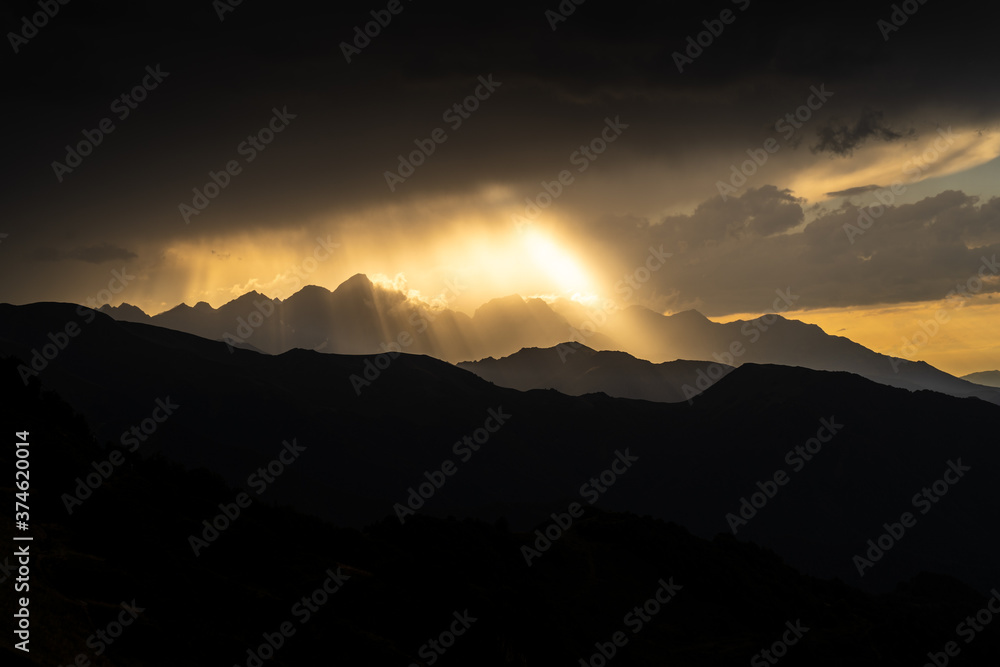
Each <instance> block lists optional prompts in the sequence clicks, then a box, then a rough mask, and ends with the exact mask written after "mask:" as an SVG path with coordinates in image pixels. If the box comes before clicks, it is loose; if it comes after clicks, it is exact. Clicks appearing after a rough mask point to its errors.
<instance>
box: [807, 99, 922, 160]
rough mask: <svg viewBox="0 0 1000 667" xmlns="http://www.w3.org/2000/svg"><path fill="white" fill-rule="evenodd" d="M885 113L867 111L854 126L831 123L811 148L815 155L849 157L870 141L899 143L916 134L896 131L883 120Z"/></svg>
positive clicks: (819, 131)
mask: <svg viewBox="0 0 1000 667" xmlns="http://www.w3.org/2000/svg"><path fill="white" fill-rule="evenodd" d="M883 115H884V114H883V113H882V112H881V111H876V110H873V109H866V110H864V111H862V112H861V116H860V117H859V118H858V120H857V121H855V122H854V124H853V125H844V124H839V123H831V124H829V125H826V126H824V127H821V128H819V129H818V130H817V131H816V136H817V137H818V138H819V141H817V142H816V144H815V145H813V146H811V147H810V150H812V151H813V152H814V153H832V154H833V155H839V156H840V157H847V156H849V155H851V154H852V153H854V150H855V149H856V148H859V147H860V146H862V145H863V144H865V143H866V142H867V141H869V140H875V141H885V142H889V141H898V140H899V139H904V138H906V137H911V136H913V135H914V134H916V131H915V130H913V129H912V128H910V129H907V130H894V129H892V128H891V127H889V126H888V125H887V124H886V123H885V121H884V120H883Z"/></svg>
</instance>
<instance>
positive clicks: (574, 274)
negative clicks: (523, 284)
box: [523, 229, 591, 293]
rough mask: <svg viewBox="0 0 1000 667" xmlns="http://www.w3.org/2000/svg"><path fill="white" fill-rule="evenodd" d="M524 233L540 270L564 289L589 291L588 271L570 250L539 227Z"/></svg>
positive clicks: (525, 244) (526, 246)
mask: <svg viewBox="0 0 1000 667" xmlns="http://www.w3.org/2000/svg"><path fill="white" fill-rule="evenodd" d="M523 235H524V246H525V248H526V249H527V251H528V254H529V256H530V257H531V259H532V260H533V263H534V265H535V267H536V269H537V270H538V271H539V272H541V273H543V274H545V275H546V276H547V277H548V278H549V279H550V280H551V281H552V282H553V283H554V284H556V285H557V286H558V287H560V288H561V289H563V290H566V291H573V292H575V293H579V292H580V291H581V290H583V291H589V288H590V284H591V281H590V278H589V277H588V276H587V272H586V271H585V270H584V269H583V267H581V265H580V263H579V262H578V261H577V260H576V259H575V258H574V257H573V256H572V255H571V254H570V253H569V252H567V251H566V250H565V249H564V248H562V247H561V246H560V245H558V244H557V243H556V242H554V241H553V240H552V239H551V238H550V237H548V236H547V235H546V234H545V233H543V232H540V231H538V230H537V229H526V230H524V231H523Z"/></svg>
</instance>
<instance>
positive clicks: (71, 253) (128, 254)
mask: <svg viewBox="0 0 1000 667" xmlns="http://www.w3.org/2000/svg"><path fill="white" fill-rule="evenodd" d="M135 257H138V255H136V254H135V253H134V252H132V251H131V250H126V249H125V248H120V247H118V246H116V245H114V244H111V243H102V244H99V245H92V246H86V247H82V248H74V249H72V250H57V249H56V248H52V247H41V248H38V249H36V250H35V252H34V258H35V259H37V260H39V261H43V262H61V261H64V260H67V259H75V260H79V261H81V262H86V263H88V264H104V263H105V262H115V261H120V260H123V259H133V258H135Z"/></svg>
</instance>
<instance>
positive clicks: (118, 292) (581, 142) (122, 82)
mask: <svg viewBox="0 0 1000 667" xmlns="http://www.w3.org/2000/svg"><path fill="white" fill-rule="evenodd" d="M42 4H46V3H44V2H43V3H42ZM40 6H41V5H40V4H39V3H38V2H21V1H18V2H9V3H5V5H4V7H3V8H2V10H0V26H2V28H3V30H4V33H5V41H6V45H5V46H4V47H2V48H0V52H2V53H3V55H2V58H3V60H4V62H3V65H2V71H3V77H4V83H5V86H4V89H5V91H6V93H7V94H6V96H5V102H6V103H5V104H4V105H3V110H2V112H0V113H2V114H3V120H4V126H5V128H7V132H6V133H5V135H6V138H5V145H4V158H3V160H2V164H3V170H4V171H3V174H2V176H3V183H4V186H3V187H4V197H3V198H2V201H0V234H3V235H4V236H0V285H2V288H0V300H2V301H4V302H9V303H15V304H23V303H31V302H36V301H67V302H76V303H88V304H89V303H94V304H97V305H99V304H100V303H101V302H103V301H107V302H110V303H111V304H112V305H119V304H121V303H123V302H127V303H131V304H134V305H137V306H139V307H140V308H142V309H143V310H145V311H146V312H148V313H151V314H153V313H157V312H161V311H163V310H167V309H169V308H171V307H173V306H174V305H176V304H178V303H181V302H186V303H188V304H194V303H196V302H198V301H207V302H208V303H210V304H211V305H213V306H216V307H218V306H220V305H222V304H223V303H225V302H227V301H229V300H231V299H233V298H236V297H237V296H239V295H241V294H243V293H245V292H247V291H250V290H257V291H259V292H262V293H265V294H267V295H268V296H271V297H276V298H287V297H288V296H290V295H291V294H292V293H294V291H295V290H296V289H298V288H299V287H300V286H302V285H305V284H317V285H322V286H324V287H327V288H328V289H334V288H335V287H336V286H337V285H338V284H340V283H341V282H342V281H344V280H346V279H347V278H349V277H350V276H352V275H354V274H356V273H365V274H367V275H368V276H369V277H371V278H373V279H374V280H376V281H378V282H382V283H384V284H391V285H393V286H395V287H397V288H400V289H403V290H405V291H406V292H407V293H409V294H410V295H412V296H413V298H419V299H423V300H426V301H431V302H438V303H446V304H447V305H448V306H450V307H452V308H456V309H459V310H463V311H465V312H470V313H471V312H473V311H474V310H475V308H477V307H478V306H479V305H481V304H482V303H484V302H485V301H488V300H489V299H492V298H497V297H502V296H505V295H509V294H513V293H517V294H521V295H522V296H526V297H527V296H543V297H545V298H559V297H562V298H570V299H576V300H578V301H580V302H581V303H592V302H596V301H597V300H599V299H600V300H608V299H610V300H612V301H614V303H616V304H617V305H618V306H621V307H624V306H626V305H630V304H640V305H643V306H647V307H649V308H653V309H655V310H657V311H659V312H664V313H672V312H677V311H681V310H686V309H692V308H693V309H697V310H699V311H700V312H702V313H704V314H705V315H707V316H709V317H712V318H714V319H718V320H721V321H725V320H727V319H734V318H738V317H745V316H752V315H754V314H759V313H762V312H766V311H767V310H768V309H769V308H770V306H771V303H772V302H773V300H774V293H775V290H777V289H787V290H791V291H792V292H794V293H795V294H796V295H798V296H799V298H798V300H797V301H796V309H795V311H792V312H790V313H786V315H787V316H789V317H795V318H797V319H802V320H804V321H808V322H813V323H816V324H819V325H820V326H822V327H823V328H824V329H825V330H826V331H827V332H828V333H834V334H836V335H843V336H847V337H850V338H852V339H853V340H856V341H857V342H860V343H862V344H864V345H866V346H868V347H871V348H873V349H876V350H877V351H880V352H886V353H890V354H895V355H899V356H906V357H907V358H911V359H918V358H919V359H925V360H927V361H929V362H930V363H933V364H935V365H938V366H939V367H941V368H942V369H944V370H947V371H949V372H952V373H956V374H964V373H968V372H973V371H978V370H987V369H992V368H1000V349H998V347H997V345H996V344H995V343H994V342H993V340H991V335H992V332H994V331H996V330H997V325H998V324H1000V316H998V314H1000V309H998V308H997V307H996V306H995V305H994V304H995V303H996V299H994V292H995V291H996V290H998V289H1000V268H997V267H996V264H995V263H994V262H992V258H993V257H994V255H995V254H997V251H998V250H1000V199H996V197H997V195H998V194H1000V192H998V183H1000V179H998V176H1000V160H998V157H1000V125H998V123H997V120H998V118H1000V105H998V102H1000V100H998V95H1000V87H998V86H996V85H995V78H996V72H997V71H998V68H997V65H998V62H997V61H998V60H1000V55H998V52H997V50H996V49H995V47H994V46H992V45H993V43H994V32H995V28H994V27H993V24H992V21H990V20H989V17H988V16H984V15H983V14H982V10H979V9H977V10H976V11H975V12H973V11H971V10H970V9H969V8H968V7H966V6H965V5H964V4H963V3H956V2H950V3H943V2H933V1H930V2H925V3H923V4H920V3H919V2H917V1H916V0H912V2H908V3H903V5H892V4H882V3H863V4H852V3H836V4H825V5H823V6H817V7H811V8H804V9H803V8H794V9H793V8H792V6H791V5H784V6H776V5H774V4H771V5H766V4H765V3H762V2H759V0H738V1H735V2H734V1H730V0H725V1H719V2H712V3H696V4H688V5H685V6H684V7H683V8H681V9H674V8H669V9H664V8H663V7H662V6H661V3H653V2H636V3H629V4H628V5H622V4H619V3H607V2H598V1H597V0H589V1H588V2H583V3H581V4H579V5H577V4H575V3H572V2H570V0H565V1H564V2H562V3H561V4H560V3H559V2H556V1H554V0H550V1H548V2H511V3H501V4H498V5H488V6H482V7H477V8H476V9H475V11H473V10H471V9H470V7H469V5H468V4H467V3H447V2H446V3H436V4H434V5H433V6H431V5H423V4H420V3H415V2H412V1H411V0H398V1H396V2H384V3H383V2H378V1H377V2H374V3H355V2H344V3H337V4H336V6H335V7H331V6H330V5H329V4H326V3H324V4H320V3H298V4H294V5H292V4H286V3H274V2H262V1H252V2H251V1H248V2H241V3H239V4H237V5H232V4H229V3H227V2H224V1H223V0H217V1H216V2H209V1H207V0H202V1H200V2H177V3H169V4H168V3H157V4H156V5H155V6H154V5H152V4H150V5H148V6H147V5H144V4H143V3H124V2H108V3H101V4H100V6H99V7H94V6H92V5H88V4H86V3H79V4H78V3H75V2H69V3H67V4H65V5H58V7H57V9H51V7H50V12H54V15H53V16H44V15H40V14H38V12H41V11H43V10H42V9H40ZM907 12H909V13H907ZM36 24H37V25H36ZM366 29H367V31H368V33H369V34H365V30H366ZM84 153H85V154H84ZM82 154H83V155H82ZM657 258H664V259H662V261H661V260H660V259H657ZM651 267H656V268H655V269H654V270H651ZM456 285H457V286H459V287H458V288H457V289H456V287H455V286H456ZM963 290H964V291H963ZM931 320H934V321H936V322H937V323H938V324H939V328H938V329H937V330H935V333H934V335H929V336H927V338H928V340H927V341H926V342H924V343H923V344H921V345H915V344H913V342H914V340H915V339H916V341H917V342H921V341H922V339H921V338H920V337H919V335H918V332H920V331H925V330H926V329H928V328H933V327H931V325H930V324H927V323H928V322H929V321H931ZM908 342H909V346H908Z"/></svg>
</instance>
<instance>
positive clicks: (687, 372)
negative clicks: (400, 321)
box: [458, 341, 732, 403]
mask: <svg viewBox="0 0 1000 667" xmlns="http://www.w3.org/2000/svg"><path fill="white" fill-rule="evenodd" d="M458 367H459V368H464V369H465V370H467V371H471V372H473V373H475V374H476V375H478V376H479V377H481V378H483V379H484V380H489V381H490V382H493V383H495V384H498V385H500V386H501V387H510V388H512V389H520V390H521V391H527V390H529V389H556V390H558V391H561V392H562V393H564V394H569V395H570V396H582V395H584V394H594V393H598V392H602V393H605V394H607V395H608V396H617V397H619V398H638V399H643V400H647V401H662V402H664V403H678V402H680V401H686V400H688V399H689V398H691V397H693V396H695V395H697V394H700V393H701V389H700V387H708V386H711V385H712V384H714V383H715V381H716V380H719V379H721V378H722V377H723V376H725V375H726V374H727V373H729V371H731V370H732V367H731V366H725V365H722V364H718V363H715V362H709V361H685V360H678V361H665V362H663V363H659V364H654V363H651V362H649V361H644V360H642V359H636V358H635V357H633V356H632V355H630V354H627V353H625V352H610V351H604V352H598V351H596V350H593V349H591V348H589V347H587V346H586V345H581V344H580V343H576V342H572V341H570V342H566V343H562V344H560V345H557V346H556V347H550V348H545V349H540V348H525V349H523V350H521V351H519V352H516V353H515V354H512V355H510V356H508V357H503V358H502V359H494V358H493V357H489V358H487V359H481V360H479V361H466V362H462V363H460V364H458Z"/></svg>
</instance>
